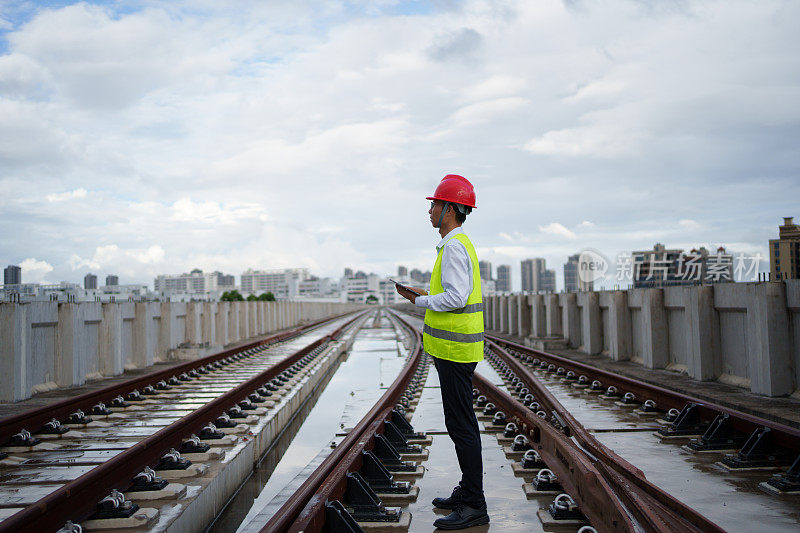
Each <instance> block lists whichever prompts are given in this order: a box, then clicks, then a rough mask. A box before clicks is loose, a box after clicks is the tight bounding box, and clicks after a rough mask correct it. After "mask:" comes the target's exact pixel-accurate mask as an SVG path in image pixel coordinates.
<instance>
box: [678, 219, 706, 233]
mask: <svg viewBox="0 0 800 533" xmlns="http://www.w3.org/2000/svg"><path fill="white" fill-rule="evenodd" d="M678 225H679V226H680V227H682V228H684V229H685V230H687V231H696V230H699V229H700V228H702V227H703V226H702V224H700V223H699V222H697V221H694V220H691V219H689V218H683V219H681V220H679V221H678Z"/></svg>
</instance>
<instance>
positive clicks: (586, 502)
mask: <svg viewBox="0 0 800 533" xmlns="http://www.w3.org/2000/svg"><path fill="white" fill-rule="evenodd" d="M472 383H473V385H474V386H475V388H477V389H478V390H479V391H480V393H481V394H482V395H484V396H486V398H487V399H488V400H489V401H491V402H492V403H494V404H495V406H497V409H498V410H500V411H503V412H504V413H506V415H507V416H508V418H507V420H509V421H512V420H513V421H515V423H516V424H517V426H518V428H519V429H520V433H521V434H525V435H526V436H527V438H528V440H529V442H530V443H531V446H533V447H534V448H535V449H536V451H537V452H539V455H540V456H541V457H542V459H543V460H544V462H545V463H546V464H547V467H548V468H549V469H550V470H551V471H552V472H553V473H554V474H555V475H556V476H557V478H558V480H559V482H560V483H561V485H562V486H563V487H564V489H565V491H566V492H567V493H569V495H570V496H572V497H573V498H574V499H575V501H576V502H577V503H578V506H579V508H580V509H581V511H582V512H583V514H585V515H586V517H587V518H588V519H589V522H591V524H592V525H593V526H594V527H595V528H596V529H597V530H598V531H625V532H633V531H636V528H637V525H636V524H635V522H634V521H633V519H632V518H631V516H630V514H629V513H628V512H627V510H626V508H625V506H624V505H623V504H622V502H621V501H620V499H619V498H618V497H617V495H616V494H615V492H614V490H613V488H612V487H611V485H610V484H609V483H608V481H607V480H606V479H605V476H604V475H603V474H602V473H601V472H600V471H599V470H598V469H597V468H596V467H595V465H593V464H592V461H591V460H590V458H589V457H588V456H587V455H586V453H584V452H582V451H580V450H579V449H578V448H577V447H576V446H575V444H574V443H573V442H572V441H571V440H570V439H569V437H567V436H566V435H564V434H563V433H561V432H560V431H558V430H557V429H555V428H554V427H553V426H551V425H550V424H549V423H548V422H547V421H545V420H543V419H541V418H539V417H538V416H536V414H534V413H533V412H532V411H531V410H530V409H528V408H527V407H525V406H524V405H522V404H521V403H519V402H518V401H517V400H515V399H514V398H512V397H511V395H509V394H508V393H507V392H505V391H503V390H502V389H500V388H499V387H498V386H496V385H494V384H493V383H492V382H491V381H489V380H488V379H486V378H485V377H484V376H482V375H481V374H479V373H477V372H476V373H475V374H474V375H473V378H472Z"/></svg>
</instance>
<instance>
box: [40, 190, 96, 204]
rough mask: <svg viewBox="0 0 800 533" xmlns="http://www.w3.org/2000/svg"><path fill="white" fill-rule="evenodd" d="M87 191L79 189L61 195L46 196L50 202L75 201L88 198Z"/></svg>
mask: <svg viewBox="0 0 800 533" xmlns="http://www.w3.org/2000/svg"><path fill="white" fill-rule="evenodd" d="M86 194H87V193H86V189H84V188H78V189H74V190H72V191H66V192H61V193H51V194H48V195H47V196H45V198H47V201H48V202H64V201H66V200H73V199H76V198H86Z"/></svg>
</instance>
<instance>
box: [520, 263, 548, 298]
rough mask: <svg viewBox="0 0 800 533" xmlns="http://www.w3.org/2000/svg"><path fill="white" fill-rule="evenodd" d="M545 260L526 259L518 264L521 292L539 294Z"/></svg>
mask: <svg viewBox="0 0 800 533" xmlns="http://www.w3.org/2000/svg"><path fill="white" fill-rule="evenodd" d="M545 266H546V265H545V260H544V259H543V258H541V257H536V258H533V259H526V260H524V261H522V263H520V273H521V274H522V277H521V278H520V281H521V283H522V291H523V292H539V291H540V290H542V288H541V277H542V272H544V271H545Z"/></svg>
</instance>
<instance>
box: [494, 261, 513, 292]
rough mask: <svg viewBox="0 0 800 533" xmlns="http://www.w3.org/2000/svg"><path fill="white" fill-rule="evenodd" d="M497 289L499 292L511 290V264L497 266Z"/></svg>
mask: <svg viewBox="0 0 800 533" xmlns="http://www.w3.org/2000/svg"><path fill="white" fill-rule="evenodd" d="M495 290H496V291H497V292H511V265H499V266H498V267H497V281H496V283H495Z"/></svg>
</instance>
